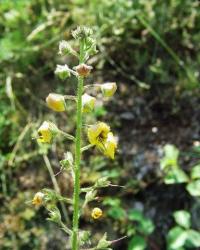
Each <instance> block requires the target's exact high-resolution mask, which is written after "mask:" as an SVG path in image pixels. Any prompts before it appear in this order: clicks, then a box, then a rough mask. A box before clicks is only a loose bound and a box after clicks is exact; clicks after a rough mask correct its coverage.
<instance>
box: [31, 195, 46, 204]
mask: <svg viewBox="0 0 200 250" xmlns="http://www.w3.org/2000/svg"><path fill="white" fill-rule="evenodd" d="M43 201H44V194H43V193H42V192H37V193H36V194H35V195H34V197H33V200H32V204H33V205H36V206H39V205H42V203H43Z"/></svg>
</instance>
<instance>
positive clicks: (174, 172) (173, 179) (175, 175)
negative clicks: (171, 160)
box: [164, 168, 189, 184]
mask: <svg viewBox="0 0 200 250" xmlns="http://www.w3.org/2000/svg"><path fill="white" fill-rule="evenodd" d="M188 181H189V178H188V176H187V175H186V173H185V172H184V171H183V170H182V169H179V168H176V169H171V170H170V171H169V172H168V173H167V175H166V176H165V177H164V182H165V184H175V183H184V182H188Z"/></svg>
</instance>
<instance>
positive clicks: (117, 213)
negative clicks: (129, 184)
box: [108, 207, 126, 220]
mask: <svg viewBox="0 0 200 250" xmlns="http://www.w3.org/2000/svg"><path fill="white" fill-rule="evenodd" d="M108 215H109V216H110V217H112V218H113V219H115V220H120V219H124V218H125V217H126V212H125V210H124V209H123V208H121V207H112V208H110V209H109V210H108Z"/></svg>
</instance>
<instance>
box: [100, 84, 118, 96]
mask: <svg viewBox="0 0 200 250" xmlns="http://www.w3.org/2000/svg"><path fill="white" fill-rule="evenodd" d="M116 90H117V84H116V83H115V82H108V83H104V84H102V85H101V92H102V94H103V96H105V97H111V96H113V95H114V93H115V92H116Z"/></svg>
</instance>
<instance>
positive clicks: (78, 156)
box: [72, 40, 84, 250]
mask: <svg viewBox="0 0 200 250" xmlns="http://www.w3.org/2000/svg"><path fill="white" fill-rule="evenodd" d="M83 60H84V40H80V56H79V63H80V64H81V63H83ZM82 93H83V77H80V76H79V77H78V90H77V110H76V139H75V166H74V195H73V208H74V213H73V228H72V250H78V249H79V243H78V228H79V194H80V161H81V132H82Z"/></svg>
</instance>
